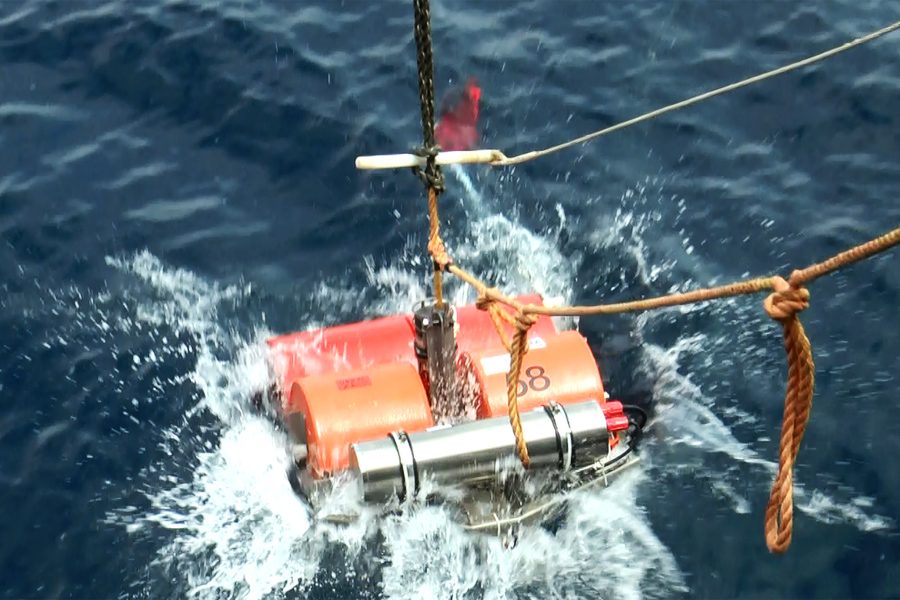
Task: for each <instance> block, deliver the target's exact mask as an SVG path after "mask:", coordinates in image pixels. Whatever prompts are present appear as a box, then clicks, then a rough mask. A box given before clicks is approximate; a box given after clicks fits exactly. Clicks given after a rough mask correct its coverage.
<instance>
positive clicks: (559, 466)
mask: <svg viewBox="0 0 900 600" xmlns="http://www.w3.org/2000/svg"><path fill="white" fill-rule="evenodd" d="M521 421H522V431H523V433H524V435H525V442H526V445H527V446H528V454H529V456H530V458H531V464H530V468H538V469H540V468H544V469H555V470H558V471H560V472H564V471H568V470H569V469H572V468H578V467H581V466H586V465H588V464H591V463H593V462H596V461H597V460H599V459H601V458H603V457H604V456H606V454H607V453H608V451H609V432H608V430H607V426H606V417H605V416H604V414H603V411H602V410H601V407H600V404H599V403H598V402H596V401H594V400H590V401H587V402H580V403H578V404H571V405H568V406H565V407H564V406H560V405H559V404H556V403H552V404H549V405H547V406H544V407H542V408H538V409H535V410H533V411H529V412H526V413H522V415H521ZM517 460H518V457H517V454H516V438H515V435H514V434H513V431H512V428H511V427H510V424H509V418H508V417H505V416H503V417H496V418H493V419H484V420H481V421H472V422H468V423H462V424H459V425H453V426H443V427H433V428H431V429H428V430H426V431H421V432H416V433H410V434H405V433H403V432H397V433H392V434H391V435H390V436H389V437H386V438H382V439H377V440H371V441H367V442H362V443H358V444H352V445H351V446H350V469H351V470H352V471H354V472H355V474H356V475H357V477H358V480H359V482H360V485H361V487H362V496H363V499H364V500H365V501H366V502H383V501H385V500H387V499H388V498H390V497H391V496H392V495H394V494H396V495H397V496H398V497H399V498H400V500H401V501H402V500H404V499H406V498H409V497H412V496H415V495H416V493H417V492H418V491H419V489H420V488H421V486H422V483H423V482H425V481H426V479H430V480H431V481H434V482H435V483H437V484H439V485H440V484H460V483H465V484H472V483H477V482H480V481H486V480H490V479H493V478H496V477H497V476H498V475H499V474H500V472H501V471H502V470H503V468H504V465H507V464H509V462H508V461H517Z"/></svg>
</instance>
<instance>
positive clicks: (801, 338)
mask: <svg viewBox="0 0 900 600" xmlns="http://www.w3.org/2000/svg"><path fill="white" fill-rule="evenodd" d="M413 4H414V9H415V40H416V48H417V63H418V79H419V97H420V105H421V110H422V132H423V138H424V142H425V143H424V146H423V147H422V148H421V149H418V150H416V151H414V154H413V155H412V156H410V155H394V156H381V157H359V158H358V159H357V163H356V164H357V167H358V168H360V169H371V168H397V167H407V166H408V167H412V169H413V171H414V172H415V173H416V174H417V176H419V178H420V179H421V180H422V181H423V183H424V184H425V186H426V188H427V190H428V213H429V223H430V228H429V239H428V252H429V254H430V255H431V257H432V262H433V267H434V290H435V299H436V301H437V304H438V306H441V304H442V302H443V296H442V273H443V272H444V271H446V272H449V273H452V274H453V275H456V276H457V277H459V278H460V279H462V280H463V281H465V282H466V283H468V284H469V285H471V286H472V287H474V288H475V290H476V291H477V292H478V299H477V301H476V306H477V308H479V309H480V310H484V311H487V312H488V314H489V315H490V317H491V322H492V323H493V325H494V328H495V329H496V330H497V334H498V335H499V337H500V340H501V342H502V343H503V346H504V348H506V349H507V351H508V352H509V355H510V368H509V371H508V373H507V377H506V382H507V401H508V402H507V403H508V409H509V420H510V425H511V427H512V430H513V433H514V434H515V438H516V452H517V454H518V456H519V459H520V461H521V462H522V464H523V466H525V467H526V468H527V467H528V465H529V462H530V459H529V455H528V447H527V445H526V443H525V438H524V434H523V432H522V423H521V418H520V416H519V409H518V385H517V383H518V379H519V376H520V375H521V369H522V360H523V358H524V357H525V354H526V353H527V352H528V339H527V336H528V331H529V329H530V328H531V327H532V326H533V325H534V324H535V323H536V322H537V320H538V318H539V316H541V315H546V316H590V315H600V314H603V315H612V314H621V313H626V312H636V311H646V310H654V309H660V308H666V307H672V306H679V305H685V304H693V303H698V302H707V301H710V300H715V299H719V298H729V297H735V296H744V295H749V294H755V293H759V292H764V291H768V292H769V295H768V296H767V297H766V299H765V300H764V302H763V308H764V310H765V311H766V314H768V315H769V317H770V318H771V319H773V320H774V321H777V322H778V323H780V324H781V326H782V335H783V338H784V349H785V353H786V355H787V360H788V378H787V385H786V390H785V399H784V415H783V418H782V426H781V439H780V442H779V454H778V471H777V474H776V476H775V479H774V481H773V483H772V488H771V492H770V495H769V501H768V504H767V506H766V514H765V538H766V545H767V546H768V548H769V550H770V551H771V552H774V553H782V552H784V551H785V550H787V548H788V547H789V546H790V543H791V536H792V532H793V489H794V487H793V468H794V465H795V464H796V462H797V456H798V453H799V449H800V442H801V441H802V439H803V434H804V433H805V431H806V425H807V423H808V421H809V415H810V410H811V408H812V398H813V389H814V386H815V363H814V361H813V356H812V349H811V346H810V342H809V338H808V337H807V335H806V332H805V331H804V329H803V325H802V324H801V322H800V319H799V317H798V316H797V315H798V313H799V312H801V311H803V310H806V309H807V308H808V307H809V291H808V290H807V289H806V287H805V286H806V284H808V283H810V282H812V281H813V280H815V279H818V278H819V277H822V276H824V275H827V274H830V273H832V272H834V271H836V270H838V269H840V268H843V267H846V266H848V265H850V264H852V263H855V262H858V261H860V260H863V259H865V258H869V257H871V256H873V255H876V254H879V253H882V252H885V251H886V250H888V249H890V248H892V247H894V246H896V245H898V244H900V227H897V228H896V229H894V230H892V231H890V232H888V233H886V234H884V235H882V236H880V237H878V238H875V239H872V240H870V241H868V242H865V243H863V244H860V245H858V246H855V247H854V248H851V249H849V250H846V251H844V252H841V253H840V254H837V255H835V256H833V257H831V258H829V259H827V260H825V261H822V262H820V263H816V264H813V265H811V266H809V267H807V268H805V269H802V270H795V271H794V272H792V273H791V275H790V278H789V279H788V280H785V279H783V278H782V277H780V276H778V275H774V276H770V277H762V278H755V279H749V280H744V281H738V282H734V283H731V284H727V285H723V286H717V287H710V288H702V289H698V290H692V291H689V292H680V293H675V294H668V295H665V296H658V297H655V298H647V299H642V300H633V301H628V302H619V303H612V304H600V305H594V306H569V307H547V306H536V305H533V304H522V303H520V302H518V301H517V300H515V299H514V298H511V297H509V296H507V295H505V294H502V293H501V292H500V291H499V290H498V289H497V288H496V287H488V286H487V285H486V284H485V283H484V282H482V281H481V280H480V279H478V278H477V277H475V276H473V275H472V274H470V273H468V272H467V271H465V270H464V269H462V268H460V267H459V266H457V265H456V264H455V263H454V261H453V259H452V258H451V257H450V255H449V253H448V252H447V250H446V247H445V245H444V242H443V240H442V239H441V236H440V221H439V215H438V204H437V200H438V196H439V195H440V194H441V192H443V189H444V182H443V175H442V174H441V171H440V164H453V163H465V162H487V163H490V164H493V165H512V164H518V163H520V162H525V161H528V160H533V159H534V158H537V157H539V156H543V155H546V154H549V153H551V152H556V151H558V150H562V149H564V148H568V147H570V146H573V145H575V144H578V143H582V142H586V141H588V140H591V139H594V138H596V137H599V136H601V135H604V134H606V133H610V132H612V131H615V130H618V129H623V128H625V127H628V126H630V125H634V124H637V123H639V122H642V121H645V120H648V119H651V118H653V117H656V116H659V115H661V114H664V113H666V112H669V111H672V110H676V109H678V108H682V107H685V106H688V105H690V104H694V103H696V102H699V101H701V100H705V99H707V98H710V97H712V96H716V95H718V94H722V93H725V92H728V91H732V90H734V89H737V88H740V87H743V86H746V85H749V84H751V83H755V82H758V81H762V80H764V79H768V78H770V77H773V76H775V75H779V74H782V73H786V72H788V71H791V70H794V69H797V68H800V67H802V66H805V65H809V64H812V63H814V62H817V61H820V60H823V59H825V58H827V57H829V56H833V55H835V54H838V53H839V52H843V51H845V50H848V49H850V48H853V47H856V46H859V45H861V44H863V43H866V42H870V41H872V40H874V39H876V38H878V37H881V36H883V35H885V34H887V33H890V32H892V31H895V30H897V29H900V21H898V22H896V23H894V24H892V25H889V26H888V27H885V28H883V29H881V30H878V31H876V32H874V33H871V34H869V35H866V36H863V37H861V38H857V39H856V40H853V41H851V42H848V43H846V44H844V45H843V46H840V47H838V48H833V49H831V50H828V51H826V52H823V53H820V54H817V55H815V56H812V57H809V58H807V59H804V60H801V61H798V62H795V63H792V64H790V65H786V66H784V67H781V68H779V69H775V70H773V71H769V72H767V73H763V74H761V75H757V76H755V77H751V78H748V79H745V80H742V81H739V82H737V83H733V84H731V85H728V86H725V87H722V88H719V89H716V90H713V91H711V92H707V93H705V94H700V95H699V96H694V97H693V98H690V99H688V100H684V101H682V102H679V103H676V104H673V105H670V106H668V107H665V108H662V109H658V110H656V111H652V112H650V113H647V114H645V115H642V116H640V117H636V118H634V119H631V120H629V121H625V122H623V123H620V124H618V125H614V126H612V127H608V128H606V129H603V130H600V131H597V132H594V133H592V134H588V135H586V136H583V137H581V138H578V139H575V140H572V141H570V142H566V143H564V144H559V145H557V146H553V147H551V148H547V149H545V150H541V151H534V152H529V153H526V154H522V155H519V156H514V157H512V158H507V157H506V156H505V155H503V153H502V152H499V151H498V150H476V151H472V152H449V153H441V152H440V147H439V146H437V145H436V144H435V139H434V75H433V64H432V52H431V30H430V11H429V7H428V0H413ZM423 166H424V171H422V167H423ZM504 306H506V307H509V308H511V309H512V310H513V314H510V312H508V311H507V310H506V309H504V308H503V307H504ZM504 323H505V324H506V325H511V326H512V327H514V329H515V333H514V334H513V337H512V340H510V339H509V337H508V335H507V334H506V331H505V327H504Z"/></svg>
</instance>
